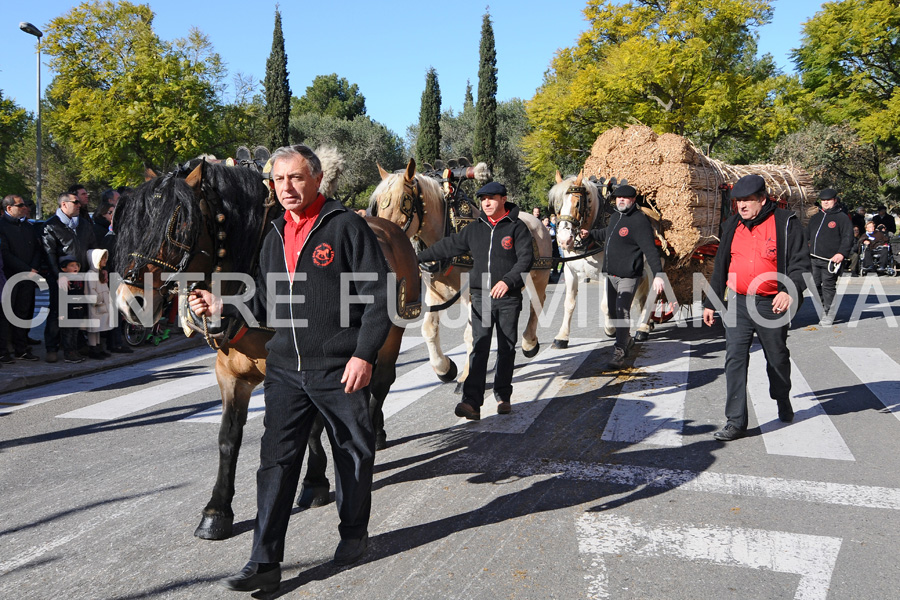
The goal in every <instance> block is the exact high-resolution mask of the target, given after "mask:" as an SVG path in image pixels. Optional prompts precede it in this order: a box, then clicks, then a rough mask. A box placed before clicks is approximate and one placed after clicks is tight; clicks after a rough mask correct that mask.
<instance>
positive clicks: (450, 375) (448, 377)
mask: <svg viewBox="0 0 900 600" xmlns="http://www.w3.org/2000/svg"><path fill="white" fill-rule="evenodd" d="M457 373H458V371H457V369H456V363H455V362H453V361H452V360H451V361H450V368H449V369H447V372H446V373H444V374H443V375H441V374H440V373H438V379H440V380H441V382H442V383H450V382H451V381H453V380H454V379H456V375H457Z"/></svg>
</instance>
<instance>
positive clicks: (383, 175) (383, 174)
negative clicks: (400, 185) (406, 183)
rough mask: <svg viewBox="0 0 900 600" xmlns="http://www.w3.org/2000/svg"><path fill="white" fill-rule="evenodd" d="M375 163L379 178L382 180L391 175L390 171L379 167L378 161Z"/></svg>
mask: <svg viewBox="0 0 900 600" xmlns="http://www.w3.org/2000/svg"><path fill="white" fill-rule="evenodd" d="M375 165H376V166H377V167H378V174H379V175H381V180H382V181H384V180H385V179H387V178H388V177H390V176H391V174H390V173H388V172H387V171H385V170H384V169H383V168H381V165H380V164H378V163H377V162H376V163H375Z"/></svg>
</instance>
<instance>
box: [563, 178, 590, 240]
mask: <svg viewBox="0 0 900 600" xmlns="http://www.w3.org/2000/svg"><path fill="white" fill-rule="evenodd" d="M566 196H577V197H578V199H577V200H576V201H574V202H573V203H572V214H571V215H559V216H558V219H559V220H560V221H564V222H566V223H571V224H572V227H573V228H575V230H576V231H578V230H579V229H580V228H581V221H582V219H583V218H584V216H585V213H586V212H587V211H586V206H585V205H586V204H587V198H588V192H587V188H586V187H584V186H583V185H577V186H576V185H573V186H571V187H570V188H569V189H567V190H566Z"/></svg>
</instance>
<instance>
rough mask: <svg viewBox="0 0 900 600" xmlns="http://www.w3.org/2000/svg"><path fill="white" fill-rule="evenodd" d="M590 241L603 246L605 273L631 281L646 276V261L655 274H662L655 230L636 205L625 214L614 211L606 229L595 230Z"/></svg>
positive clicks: (592, 231)
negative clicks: (654, 234) (654, 235)
mask: <svg viewBox="0 0 900 600" xmlns="http://www.w3.org/2000/svg"><path fill="white" fill-rule="evenodd" d="M590 238H591V239H593V240H594V241H595V242H597V243H598V244H604V251H603V272H604V273H608V274H610V275H613V276H615V277H625V278H629V279H635V278H641V277H643V275H644V258H646V259H647V262H648V263H649V264H650V270H652V271H653V275H654V276H655V275H659V274H660V273H662V261H660V260H659V250H657V249H656V244H655V242H654V239H655V238H654V237H653V228H652V227H651V226H650V219H648V218H647V215H645V214H644V213H643V212H642V211H641V209H640V208H638V205H637V204H633V205H632V206H631V208H629V209H628V210H626V211H625V212H619V211H618V210H615V211H613V213H612V214H611V215H610V217H609V223H608V224H607V226H606V228H605V229H592V230H591V232H590Z"/></svg>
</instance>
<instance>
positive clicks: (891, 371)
mask: <svg viewBox="0 0 900 600" xmlns="http://www.w3.org/2000/svg"><path fill="white" fill-rule="evenodd" d="M831 349H832V350H833V351H834V353H835V354H837V355H838V357H839V358H840V359H841V360H842V361H844V364H846V365H847V366H848V367H850V370H851V371H853V374H854V375H856V377H857V378H858V379H859V380H860V381H861V382H863V383H865V384H866V387H867V388H869V391H870V392H872V393H873V394H874V395H875V396H876V397H877V398H878V399H879V400H881V403H882V404H884V406H885V408H887V409H888V410H889V411H891V412H892V413H893V414H894V416H895V417H897V419H900V392H898V391H897V382H898V381H900V365H898V364H897V363H896V362H894V361H893V360H892V359H891V357H889V356H888V355H887V354H885V353H884V350H881V349H880V348H845V347H834V346H832V348H831Z"/></svg>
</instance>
